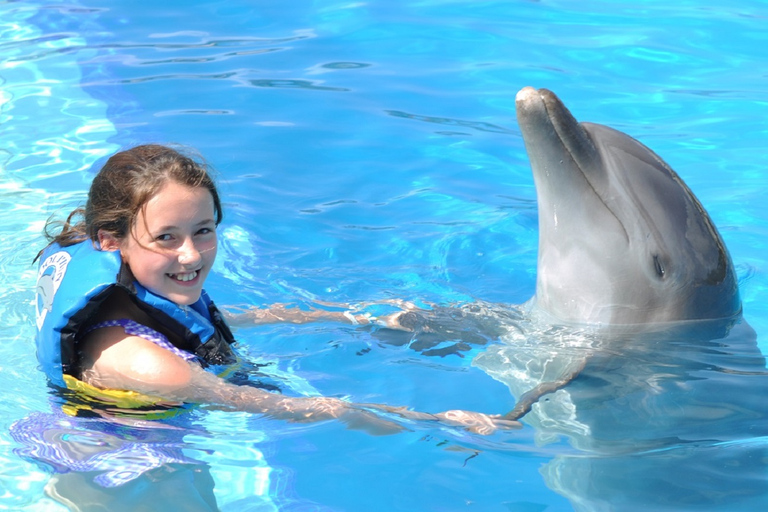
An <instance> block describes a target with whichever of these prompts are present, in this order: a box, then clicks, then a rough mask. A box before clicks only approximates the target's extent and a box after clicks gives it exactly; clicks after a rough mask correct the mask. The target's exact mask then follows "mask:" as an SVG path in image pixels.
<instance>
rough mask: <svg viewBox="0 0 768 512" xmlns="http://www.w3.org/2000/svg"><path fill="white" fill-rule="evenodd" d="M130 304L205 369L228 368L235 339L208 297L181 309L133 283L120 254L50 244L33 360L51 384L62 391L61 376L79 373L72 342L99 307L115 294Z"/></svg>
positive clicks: (89, 245) (43, 263)
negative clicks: (125, 296)
mask: <svg viewBox="0 0 768 512" xmlns="http://www.w3.org/2000/svg"><path fill="white" fill-rule="evenodd" d="M117 290H123V291H125V292H127V294H128V296H129V297H130V298H131V300H132V301H133V302H134V303H135V304H136V305H137V306H138V307H139V308H141V309H142V311H144V312H146V313H147V314H149V315H150V316H151V317H152V318H153V319H155V320H157V322H158V323H159V324H160V325H161V326H162V328H163V329H165V330H167V331H168V332H169V333H171V335H170V336H168V339H169V340H170V341H171V342H172V343H173V344H174V345H176V346H177V347H178V348H180V349H181V350H185V351H187V352H189V353H191V354H195V355H196V356H198V359H199V360H200V361H201V364H202V365H203V366H208V365H222V364H232V363H234V362H235V360H236V358H235V355H234V353H233V351H232V348H231V347H230V344H232V343H234V341H235V339H234V336H233V335H232V331H230V329H229V327H228V326H227V324H226V323H225V322H224V318H223V316H222V314H221V312H220V311H219V310H218V309H217V308H216V306H215V305H214V304H213V302H212V301H211V299H210V298H209V297H208V294H206V293H205V291H203V292H202V294H201V296H200V299H199V300H198V301H197V302H196V303H195V304H192V305H190V306H179V305H178V304H175V303H174V302H171V301H170V300H168V299H166V298H164V297H160V296H159V295H155V294H153V293H151V292H150V291H148V290H147V289H146V288H144V287H143V286H141V285H140V284H139V283H138V282H136V281H135V280H133V278H132V276H130V272H127V271H126V269H125V268H124V266H123V264H122V261H121V258H120V253H119V252H118V251H101V250H98V249H96V248H95V247H94V245H93V242H92V241H91V240H86V241H84V242H80V243H78V244H75V245H72V246H69V247H61V246H59V245H56V244H52V245H50V246H49V247H47V248H46V249H45V251H43V254H42V255H41V257H40V268H39V271H38V277H37V290H36V302H37V357H38V359H39V361H40V364H41V365H42V367H43V370H44V371H45V373H46V374H47V375H48V378H49V379H50V381H51V383H52V384H54V385H57V386H60V387H66V385H65V382H64V375H65V374H69V375H73V374H74V375H75V376H77V375H76V374H77V372H78V356H77V349H76V343H77V341H78V340H79V339H80V336H81V334H80V333H81V332H82V331H83V330H84V329H85V328H87V327H88V326H89V325H90V324H92V323H93V320H92V319H93V315H94V314H95V313H96V312H97V310H98V308H99V306H100V305H101V304H102V303H103V302H104V301H105V300H106V299H107V298H108V297H109V296H110V295H111V294H112V293H114V292H115V291H117Z"/></svg>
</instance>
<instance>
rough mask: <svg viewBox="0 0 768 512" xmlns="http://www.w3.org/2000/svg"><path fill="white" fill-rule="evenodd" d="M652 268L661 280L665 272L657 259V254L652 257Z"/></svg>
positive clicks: (659, 259)
mask: <svg viewBox="0 0 768 512" xmlns="http://www.w3.org/2000/svg"><path fill="white" fill-rule="evenodd" d="M653 268H654V270H656V275H657V276H659V278H661V279H663V278H664V274H666V270H665V269H664V265H663V264H662V263H661V258H659V255H658V254H654V255H653Z"/></svg>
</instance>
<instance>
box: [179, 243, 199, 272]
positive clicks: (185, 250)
mask: <svg viewBox="0 0 768 512" xmlns="http://www.w3.org/2000/svg"><path fill="white" fill-rule="evenodd" d="M201 259H202V256H201V255H200V251H199V250H198V249H197V247H196V246H195V243H194V242H193V241H192V240H187V241H186V242H184V245H182V246H181V247H180V248H179V263H181V264H182V265H185V266H194V265H197V264H198V263H200V260H201Z"/></svg>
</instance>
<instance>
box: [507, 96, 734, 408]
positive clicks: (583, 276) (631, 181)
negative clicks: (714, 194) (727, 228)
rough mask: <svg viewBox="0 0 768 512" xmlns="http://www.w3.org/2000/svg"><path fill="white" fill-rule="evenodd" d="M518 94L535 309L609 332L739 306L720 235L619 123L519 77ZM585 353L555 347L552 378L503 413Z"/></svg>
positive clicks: (525, 401)
mask: <svg viewBox="0 0 768 512" xmlns="http://www.w3.org/2000/svg"><path fill="white" fill-rule="evenodd" d="M515 103H516V108H517V120H518V124H519V126H520V130H521V132H522V135H523V140H524V142H525V147H526V150H527V152H528V157H529V159H530V162H531V168H532V170H533V177H534V183H535V185H536V196H537V201H538V208H539V254H538V262H537V272H536V293H535V295H534V297H533V298H532V299H531V301H530V303H529V306H530V309H531V311H533V312H534V313H535V314H536V315H538V316H539V317H541V318H545V319H546V320H547V321H548V322H549V323H555V324H560V325H571V326H591V327H592V328H593V329H597V330H599V331H602V332H605V331H607V330H612V331H613V332H614V333H616V332H618V330H619V329H621V330H623V331H625V332H626V331H628V330H629V331H638V330H648V329H651V328H652V329H659V328H660V326H665V325H669V324H671V323H674V322H684V321H696V320H714V319H733V318H737V317H738V316H739V315H740V314H741V301H740V298H739V291H738V282H737V279H736V274H735V272H734V269H733V262H732V260H731V256H730V254H729V253H728V250H727V248H726V246H725V243H724V242H723V239H722V237H721V236H720V234H719V233H718V231H717V228H716V227H715V225H714V223H713V222H712V220H711V218H710V217H709V215H708V214H707V212H706V210H705V209H704V208H703V207H702V205H701V203H700V202H699V200H698V199H697V198H696V196H694V194H693V193H692V192H691V190H690V189H689V188H688V187H687V186H686V184H685V183H684V182H683V180H681V179H680V177H679V176H678V175H677V173H675V171H673V170H672V168H671V167H670V166H669V165H667V163H666V162H664V160H662V159H661V158H660V157H659V156H658V155H656V153H654V152H653V151H652V150H650V149H649V148H648V147H646V146H645V145H643V144H642V143H640V142H639V141H637V140H636V139H634V138H632V137H630V136H629V135H626V134H624V133H622V132H620V131H617V130H614V129H612V128H609V127H607V126H603V125H600V124H594V123H580V122H578V121H577V120H576V118H575V117H574V116H573V114H571V112H570V111H569V110H568V109H567V108H566V107H565V105H564V104H563V102H562V101H560V99H559V98H558V97H557V96H556V95H555V94H554V93H552V92H551V91H549V90H547V89H540V90H536V89H534V88H532V87H525V88H523V89H522V90H521V91H520V92H518V93H517V96H516V98H515ZM605 343H606V342H605V339H604V340H603V344H605ZM600 348H601V349H604V348H605V347H600ZM590 355H591V354H590V353H589V352H582V353H581V354H580V356H579V357H560V359H561V362H563V364H562V365H561V366H560V368H559V370H558V371H556V372H552V371H550V378H552V380H545V381H543V382H539V383H538V384H537V385H536V386H534V387H533V388H532V389H530V390H528V391H527V392H525V393H523V394H522V395H520V398H519V400H518V403H517V404H516V406H515V408H514V409H513V410H512V411H510V412H509V413H508V414H507V415H506V417H507V418H508V419H519V418H520V417H522V416H523V415H525V414H526V413H527V412H528V411H530V408H531V406H532V405H533V403H535V402H536V401H537V400H539V399H540V398H541V397H542V396H543V395H545V394H549V393H552V392H554V391H556V390H558V389H560V388H562V387H563V386H565V385H567V384H568V383H569V382H571V381H572V380H573V379H574V378H575V377H576V376H577V375H579V374H580V373H581V371H582V370H583V369H584V366H585V365H586V364H587V362H588V358H589V356H590ZM553 367H554V365H552V366H551V367H550V370H551V368H553ZM553 373H554V376H552V374H553Z"/></svg>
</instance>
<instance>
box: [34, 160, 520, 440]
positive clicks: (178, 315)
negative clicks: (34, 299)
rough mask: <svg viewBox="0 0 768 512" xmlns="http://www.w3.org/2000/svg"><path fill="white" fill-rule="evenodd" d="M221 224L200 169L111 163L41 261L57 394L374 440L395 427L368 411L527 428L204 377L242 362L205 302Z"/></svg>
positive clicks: (336, 316)
mask: <svg viewBox="0 0 768 512" xmlns="http://www.w3.org/2000/svg"><path fill="white" fill-rule="evenodd" d="M79 217H82V220H80V221H79V222H75V220H76V219H77V218H79ZM221 219H222V208H221V202H220V199H219V195H218V192H217V190H216V187H215V185H214V183H213V181H212V179H211V177H210V176H209V174H208V172H207V170H206V168H205V166H204V165H201V164H200V163H198V162H196V161H195V160H193V159H192V158H190V157H188V156H185V155H182V154H181V153H179V152H177V151H176V150H174V149H171V148H169V147H165V146H160V145H144V146H138V147H135V148H133V149H129V150H127V151H123V152H120V153H117V154H115V155H114V156H112V157H111V158H110V159H109V160H108V161H107V163H106V164H105V166H104V167H103V168H102V169H101V171H100V172H99V173H98V175H97V176H96V177H95V178H94V180H93V183H92V185H91V188H90V191H89V194H88V201H87V203H86V206H85V209H84V210H82V209H78V210H75V211H74V212H72V214H70V216H69V218H68V219H67V221H66V222H65V223H64V226H63V228H62V229H61V231H60V232H59V233H58V234H56V235H55V236H49V239H50V242H51V243H50V245H49V246H48V247H47V248H46V249H45V250H43V251H42V252H41V254H40V255H38V257H39V258H41V265H40V272H39V278H38V289H37V292H38V293H37V295H38V322H37V323H38V356H39V357H40V359H41V361H42V363H43V366H44V368H45V369H46V372H47V373H48V376H49V378H50V379H51V380H52V382H53V383H54V384H59V385H62V384H63V385H65V386H67V387H70V388H72V387H75V388H82V387H83V386H92V387H94V388H97V389H100V390H125V391H128V392H138V393H141V394H143V395H149V396H150V397H159V399H162V400H165V401H168V400H170V401H177V402H188V403H190V402H191V403H211V404H218V405H222V406H226V407H233V408H236V409H239V410H244V411H250V412H255V413H261V414H267V415H270V416H273V417H277V418H284V419H288V420H292V421H318V420H327V419H331V418H341V419H342V420H343V421H345V422H347V423H348V424H353V425H355V426H359V427H361V428H369V429H370V428H374V429H380V428H384V429H385V430H386V429H387V428H391V427H393V425H392V424H391V423H390V422H386V421H384V420H382V419H380V418H377V417H376V416H374V415H373V414H372V413H370V412H368V410H369V409H379V410H384V411H387V412H390V413H396V414H398V415H400V416H403V417H407V418H411V419H429V420H439V421H442V422H445V423H448V424H453V425H455V424H458V425H462V426H465V427H467V428H471V429H472V430H474V431H477V432H480V433H490V432H493V431H494V430H495V429H496V428H498V427H511V426H517V423H516V422H506V421H504V420H501V419H499V418H496V417H490V416H486V415H483V414H480V413H471V412H465V411H448V412H446V413H441V414H437V415H431V414H421V413H417V412H414V411H408V410H406V409H404V408H392V407H389V406H383V405H381V406H380V405H365V406H361V405H356V404H351V403H347V402H344V401H342V400H339V399H335V398H325V397H312V398H291V397H284V396H281V395H278V394H275V393H270V392H267V391H264V390H261V389H257V388H253V387H248V386H237V385H233V384H230V383H228V382H226V381H225V380H224V379H221V378H219V377H218V376H216V375H215V374H213V373H211V372H208V371H205V368H206V367H208V366H211V365H222V364H231V363H233V362H234V361H235V356H234V353H233V351H232V348H231V347H230V345H231V343H233V342H234V338H233V336H232V333H231V331H230V330H229V328H228V326H227V324H226V322H225V321H224V315H223V314H222V313H221V312H220V311H219V309H218V308H216V306H215V305H214V304H213V302H212V301H211V300H210V299H209V298H208V296H207V295H206V293H205V291H204V290H203V283H204V282H205V279H206V277H207V276H208V273H209V272H210V270H211V267H212V266H213V262H214V260H215V258H216V249H217V239H216V227H217V226H218V224H219V223H220V222H221ZM228 316H229V317H230V318H231V319H234V320H236V321H237V322H238V323H243V322H246V321H251V322H254V323H267V322H275V321H288V322H294V323H303V322H308V321H313V320H318V319H327V320H336V321H345V322H351V323H367V320H366V319H365V318H364V317H354V316H352V315H351V314H350V313H348V312H345V313H340V312H326V311H319V310H316V311H309V312H305V311H301V310H298V309H287V308H284V307H281V306H277V307H274V308H271V309H254V310H252V311H250V312H248V313H244V314H241V315H237V316H233V315H228ZM398 428H399V427H398ZM379 431H380V430H379Z"/></svg>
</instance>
